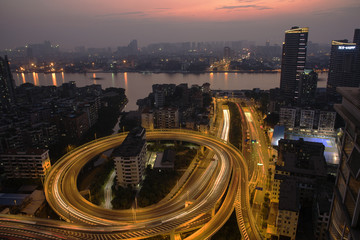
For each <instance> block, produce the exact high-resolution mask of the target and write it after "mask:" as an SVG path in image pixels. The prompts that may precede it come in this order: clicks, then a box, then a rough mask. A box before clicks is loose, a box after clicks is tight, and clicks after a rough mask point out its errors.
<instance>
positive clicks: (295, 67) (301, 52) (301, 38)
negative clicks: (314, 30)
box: [280, 27, 309, 103]
mask: <svg viewBox="0 0 360 240" xmlns="http://www.w3.org/2000/svg"><path fill="white" fill-rule="evenodd" d="M308 33H309V29H308V28H299V27H292V28H291V29H290V30H287V31H285V42H284V43H283V51H282V60H281V77H280V91H281V93H282V95H283V96H284V97H285V99H287V100H289V102H295V103H296V102H297V101H298V97H299V79H300V74H301V73H302V72H303V71H304V68H305V62H306V47H307V40H308Z"/></svg>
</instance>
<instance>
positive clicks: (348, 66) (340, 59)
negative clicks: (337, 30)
mask: <svg viewBox="0 0 360 240" xmlns="http://www.w3.org/2000/svg"><path fill="white" fill-rule="evenodd" d="M359 43H360V31H359V29H356V30H355V34H354V42H352V43H351V42H350V43H349V42H348V40H346V39H345V40H338V41H332V43H331V56H330V66H329V76H328V82H327V94H328V95H330V96H338V95H337V94H336V87H359V84H360V45H359Z"/></svg>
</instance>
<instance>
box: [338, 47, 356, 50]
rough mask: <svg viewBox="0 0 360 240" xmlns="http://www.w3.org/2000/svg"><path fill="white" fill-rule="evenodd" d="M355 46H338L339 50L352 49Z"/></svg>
mask: <svg viewBox="0 0 360 240" xmlns="http://www.w3.org/2000/svg"><path fill="white" fill-rule="evenodd" d="M355 48H356V46H338V49H340V50H354V49H355Z"/></svg>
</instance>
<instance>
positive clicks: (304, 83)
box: [298, 69, 318, 106]
mask: <svg viewBox="0 0 360 240" xmlns="http://www.w3.org/2000/svg"><path fill="white" fill-rule="evenodd" d="M317 80H318V74H317V73H316V72H314V71H313V70H312V69H305V70H304V72H302V73H301V74H300V80H299V98H298V103H299V105H300V106H310V105H312V104H314V103H315V95H316V88H317Z"/></svg>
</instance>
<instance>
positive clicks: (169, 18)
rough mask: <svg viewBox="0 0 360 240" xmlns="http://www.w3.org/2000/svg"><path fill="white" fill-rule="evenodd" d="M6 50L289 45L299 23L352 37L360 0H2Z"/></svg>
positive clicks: (316, 31) (321, 33)
mask: <svg viewBox="0 0 360 240" xmlns="http://www.w3.org/2000/svg"><path fill="white" fill-rule="evenodd" d="M0 6H1V8H0V20H1V21H0V32H1V38H0V49H5V48H14V47H18V46H24V45H26V44H28V43H41V42H43V41H44V40H50V41H51V42H52V43H53V44H60V47H61V49H73V48H74V47H76V46H86V47H117V46H123V45H127V44H128V43H129V42H130V41H131V40H132V39H137V40H138V42H139V46H140V47H141V46H146V45H147V44H149V43H155V42H183V41H195V42H196V41H223V40H224V41H236V40H250V41H255V42H256V43H257V44H259V45H263V44H264V43H265V41H266V40H269V41H270V42H271V44H275V43H276V44H281V43H282V41H283V40H284V31H285V30H287V29H290V28H291V27H292V26H300V27H309V28H310V30H309V41H312V42H318V43H330V41H331V40H335V39H344V38H347V39H349V40H352V37H353V32H354V29H355V28H360V14H359V12H360V1H359V0H343V1H341V2H339V1H335V0H312V1H310V0H289V1H285V0H272V1H264V0H223V1H215V0H206V1H205V0H197V1H190V0H183V1H173V0H150V1H149V0H147V1H146V0H137V1H121V0H105V1H97V0H77V1H70V0H62V1H55V0H54V1H49V0H0Z"/></svg>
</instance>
